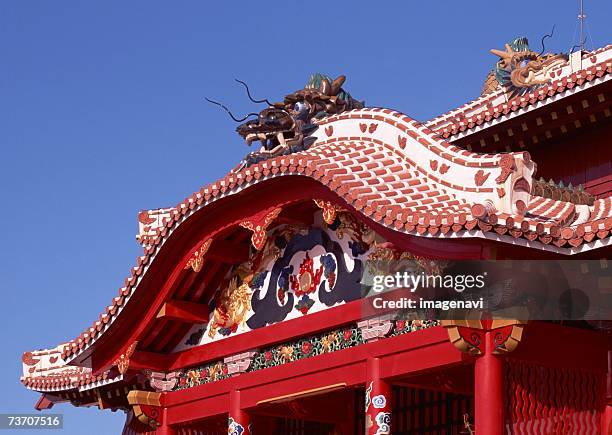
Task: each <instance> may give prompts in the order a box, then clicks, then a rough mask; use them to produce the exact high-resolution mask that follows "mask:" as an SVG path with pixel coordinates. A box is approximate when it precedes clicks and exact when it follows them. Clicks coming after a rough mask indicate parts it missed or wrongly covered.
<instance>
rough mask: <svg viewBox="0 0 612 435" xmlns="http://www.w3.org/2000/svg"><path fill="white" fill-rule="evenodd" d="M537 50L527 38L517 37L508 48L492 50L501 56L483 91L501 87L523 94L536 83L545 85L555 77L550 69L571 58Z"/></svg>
mask: <svg viewBox="0 0 612 435" xmlns="http://www.w3.org/2000/svg"><path fill="white" fill-rule="evenodd" d="M551 36H552V33H551V34H550V35H545V36H544V38H542V52H540V53H536V52H534V51H532V50H531V49H530V48H529V42H528V40H527V38H524V37H521V38H515V39H514V40H512V41H510V42H509V43H507V44H506V45H505V48H504V50H497V49H492V50H491V53H493V54H495V55H496V56H498V57H499V60H498V61H497V64H496V65H495V68H494V69H493V71H492V72H491V73H490V75H489V77H488V78H487V82H486V84H485V89H483V93H485V94H486V93H489V92H492V91H494V90H495V89H496V88H497V87H498V86H500V85H501V86H504V87H506V88H507V89H508V90H509V91H510V92H511V93H512V94H522V93H524V92H526V91H527V90H529V89H530V88H532V87H534V86H539V85H543V84H545V83H548V82H549V81H550V80H551V77H550V75H549V71H550V70H551V69H552V68H554V67H556V66H558V65H560V64H561V63H563V62H564V61H566V60H567V56H566V55H564V54H551V53H546V54H543V53H544V39H545V38H546V37H551Z"/></svg>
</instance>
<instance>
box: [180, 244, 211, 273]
mask: <svg viewBox="0 0 612 435" xmlns="http://www.w3.org/2000/svg"><path fill="white" fill-rule="evenodd" d="M212 241H213V239H206V240H204V241H203V242H201V243H200V246H199V247H198V248H197V249H196V250H195V252H194V253H193V255H192V256H191V258H189V260H187V263H185V269H189V268H191V269H193V271H194V272H196V273H197V272H199V271H200V270H202V265H203V264H204V255H206V252H208V249H209V248H210V245H211V243H212Z"/></svg>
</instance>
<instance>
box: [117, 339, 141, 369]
mask: <svg viewBox="0 0 612 435" xmlns="http://www.w3.org/2000/svg"><path fill="white" fill-rule="evenodd" d="M137 345H138V342H137V341H135V342H133V343H132V344H130V346H129V347H128V348H127V349H126V351H125V352H124V353H122V354H121V356H120V357H119V358H118V359H116V360H115V362H113V365H114V366H116V367H117V370H119V373H121V374H125V373H126V372H127V370H128V368H129V366H130V358H131V357H132V354H133V353H134V350H136V346H137Z"/></svg>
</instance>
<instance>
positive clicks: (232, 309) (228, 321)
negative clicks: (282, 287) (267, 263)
mask: <svg viewBox="0 0 612 435" xmlns="http://www.w3.org/2000/svg"><path fill="white" fill-rule="evenodd" d="M249 282H250V277H249V278H247V279H246V280H245V282H244V283H243V284H241V285H238V277H237V276H235V277H233V278H232V280H231V281H230V283H229V285H228V286H227V287H226V288H225V290H223V291H222V292H221V294H220V295H219V297H218V299H216V306H215V310H214V311H213V317H212V320H211V326H210V329H209V331H208V335H209V336H210V337H211V338H213V337H214V336H215V334H216V333H217V331H219V334H221V335H229V334H231V333H232V332H236V330H237V329H238V327H239V326H240V325H242V324H244V322H245V319H246V316H247V314H248V312H249V310H250V309H251V289H250V287H249Z"/></svg>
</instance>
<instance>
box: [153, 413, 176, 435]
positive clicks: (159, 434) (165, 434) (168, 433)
mask: <svg viewBox="0 0 612 435" xmlns="http://www.w3.org/2000/svg"><path fill="white" fill-rule="evenodd" d="M161 412H162V415H163V418H162V421H163V423H162V425H161V426H159V427H158V428H157V429H156V430H155V435H176V433H177V432H176V429H174V428H173V427H172V426H168V425H166V423H165V422H166V421H168V408H163V409H162V411H161Z"/></svg>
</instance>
